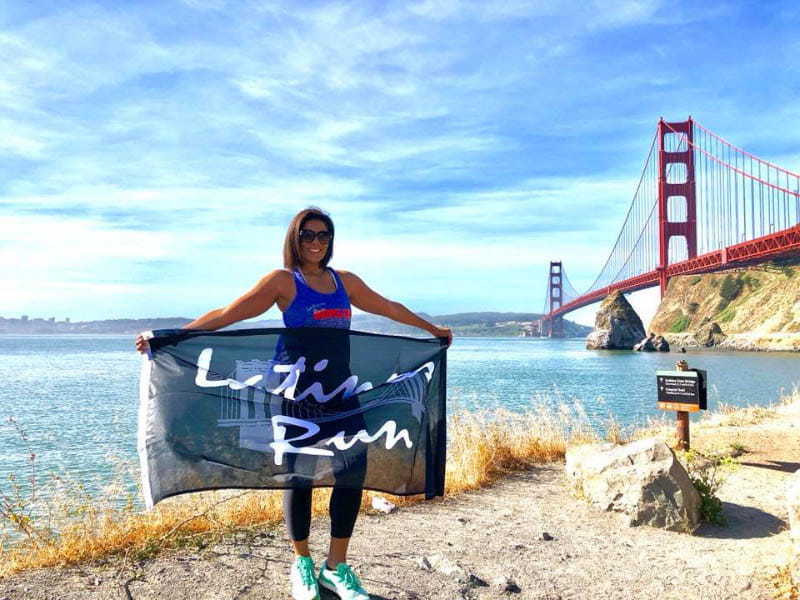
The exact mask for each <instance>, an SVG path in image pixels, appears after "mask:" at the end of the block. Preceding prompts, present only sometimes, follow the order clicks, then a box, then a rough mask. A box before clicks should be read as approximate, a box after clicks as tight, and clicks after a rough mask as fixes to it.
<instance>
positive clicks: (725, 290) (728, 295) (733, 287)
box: [719, 275, 743, 302]
mask: <svg viewBox="0 0 800 600" xmlns="http://www.w3.org/2000/svg"><path fill="white" fill-rule="evenodd" d="M742 287H743V286H742V278H741V276H737V277H734V276H733V275H726V276H725V279H723V280H722V286H720V288H719V295H720V296H722V297H723V298H724V299H725V300H727V301H728V302H730V301H731V300H733V299H734V298H736V297H737V296H738V295H739V294H740V293H741V291H742Z"/></svg>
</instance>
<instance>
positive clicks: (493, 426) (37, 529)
mask: <svg viewBox="0 0 800 600" xmlns="http://www.w3.org/2000/svg"><path fill="white" fill-rule="evenodd" d="M550 406H551V404H550V403H548V402H544V401H541V402H537V403H536V405H535V406H534V408H533V409H532V410H531V411H530V412H528V413H526V414H518V413H512V412H509V411H505V410H494V411H491V412H488V411H487V412H486V413H483V414H474V413H468V412H466V411H459V412H458V413H457V414H455V416H452V417H451V418H450V422H449V424H448V425H449V426H448V429H449V432H450V439H449V447H448V470H447V480H446V493H447V494H448V495H453V494H458V493H459V492H463V491H465V490H473V489H477V488H480V487H483V486H485V485H488V484H490V483H491V482H492V481H495V480H496V479H497V478H499V477H501V476H502V475H504V474H506V473H509V472H512V471H515V470H521V469H525V468H528V467H530V466H532V465H534V464H537V463H546V462H550V461H555V460H559V459H561V458H563V457H564V453H565V452H566V447H567V445H568V444H569V443H572V442H576V441H589V440H597V439H598V437H597V436H596V434H594V433H593V430H592V427H591V425H590V424H589V419H588V418H587V416H586V414H585V413H584V412H583V410H582V409H581V407H580V406H577V405H573V406H567V405H561V406H560V407H559V408H551V407H550ZM611 425H612V426H613V427H612V429H613V431H614V432H619V427H618V426H616V424H615V423H613V422H612V423H611ZM615 436H616V433H615ZM133 476H134V475H133V474H132V473H130V472H127V473H125V475H124V476H120V477H118V479H120V480H122V479H124V478H125V477H128V478H130V477H133ZM128 481H130V479H128ZM122 490H124V486H123V485H122V483H121V481H119V482H117V483H116V485H115V486H112V488H110V489H106V490H104V492H103V493H102V494H99V495H98V496H97V497H92V496H91V495H89V494H88V493H86V492H85V491H84V489H83V486H81V485H80V484H77V483H75V482H64V481H61V482H60V487H59V489H58V490H50V493H49V494H47V497H48V500H47V501H46V502H45V506H44V508H40V509H39V510H38V511H37V512H38V516H37V517H36V518H33V519H32V520H31V527H32V531H33V533H29V534H28V535H27V536H25V537H24V538H23V539H22V540H21V541H20V540H19V539H17V540H16V541H14V542H13V543H12V542H10V541H9V539H8V538H6V540H5V542H4V543H3V544H2V545H0V577H3V576H8V575H10V574H12V573H16V572H19V571H22V570H26V569H32V568H39V567H49V566H57V565H69V564H76V563H80V562H86V561H97V560H100V559H103V558H106V557H109V556H125V557H126V558H128V557H130V558H134V559H141V558H145V557H148V556H153V555H155V554H157V553H158V552H160V551H161V550H163V549H166V548H171V547H178V546H183V545H187V544H197V545H200V546H202V545H205V544H207V543H208V542H209V538H210V537H214V536H221V535H224V534H227V533H231V532H233V531H240V530H248V529H254V528H259V529H263V528H270V527H274V526H277V525H278V524H279V523H281V522H282V520H283V513H282V497H281V492H280V491H255V490H254V491H245V492H240V491H239V492H231V491H218V492H205V493H198V494H190V495H185V496H179V497H177V498H173V499H168V500H165V501H163V502H161V503H159V505H158V506H157V507H156V508H155V509H154V510H152V511H150V512H147V513H139V512H137V511H136V510H135V509H134V506H133V503H132V502H131V499H130V498H128V499H127V500H128V501H127V502H121V501H120V500H121V498H122V497H123V495H124V492H123V491H122ZM374 495H376V494H374V493H372V492H368V493H366V494H365V495H364V500H363V504H362V509H363V510H364V511H365V512H369V511H370V510H371V502H372V497H373V496H374ZM379 495H382V494H379ZM329 497H330V491H329V490H317V492H315V494H314V505H313V509H312V510H313V514H314V515H317V516H319V515H323V514H326V513H327V510H328V499H329ZM420 499H421V497H407V498H394V497H392V498H391V501H392V502H394V503H395V504H400V505H405V504H411V503H414V502H418V501H420ZM41 502H42V501H40V503H41ZM121 505H123V506H122V508H120V506H121ZM56 531H59V532H60V533H58V534H56V533H55V532H56Z"/></svg>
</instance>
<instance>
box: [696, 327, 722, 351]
mask: <svg viewBox="0 0 800 600" xmlns="http://www.w3.org/2000/svg"><path fill="white" fill-rule="evenodd" d="M726 337H727V336H726V335H725V334H724V333H723V331H722V329H721V328H720V326H719V323H717V322H716V321H709V322H707V323H703V324H702V325H701V326H700V328H699V329H698V330H697V332H696V333H695V334H694V340H695V342H697V344H698V345H700V346H708V347H711V346H716V345H717V344H719V343H720V342H722V341H723V340H724V339H725V338H726Z"/></svg>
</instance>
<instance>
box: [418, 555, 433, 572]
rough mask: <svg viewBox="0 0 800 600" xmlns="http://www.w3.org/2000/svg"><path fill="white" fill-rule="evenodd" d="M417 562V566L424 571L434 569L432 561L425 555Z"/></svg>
mask: <svg viewBox="0 0 800 600" xmlns="http://www.w3.org/2000/svg"><path fill="white" fill-rule="evenodd" d="M415 562H416V563H417V566H418V567H419V568H420V569H422V570H423V571H430V570H432V569H433V567H432V566H431V563H430V561H429V560H428V559H427V558H426V557H424V556H420V557H419V558H418V559H417V560H416V561H415Z"/></svg>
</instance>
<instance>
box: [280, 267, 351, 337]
mask: <svg viewBox="0 0 800 600" xmlns="http://www.w3.org/2000/svg"><path fill="white" fill-rule="evenodd" d="M328 271H329V272H330V273H331V275H333V281H334V283H335V284H336V290H334V292H333V293H332V294H323V293H321V292H318V291H316V290H315V289H313V288H312V287H311V286H309V285H308V283H306V279H305V277H303V274H302V273H301V272H300V270H299V269H293V270H292V275H293V276H294V287H295V290H296V293H295V296H294V300H292V303H291V304H290V305H289V306H288V307H287V308H286V310H285V311H284V312H283V324H284V325H285V326H286V327H335V328H337V329H350V316H351V311H350V297H349V296H348V295H347V290H345V289H344V285H343V284H342V280H341V279H339V275H338V273H336V271H334V270H333V269H331V268H328Z"/></svg>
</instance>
